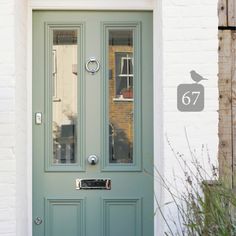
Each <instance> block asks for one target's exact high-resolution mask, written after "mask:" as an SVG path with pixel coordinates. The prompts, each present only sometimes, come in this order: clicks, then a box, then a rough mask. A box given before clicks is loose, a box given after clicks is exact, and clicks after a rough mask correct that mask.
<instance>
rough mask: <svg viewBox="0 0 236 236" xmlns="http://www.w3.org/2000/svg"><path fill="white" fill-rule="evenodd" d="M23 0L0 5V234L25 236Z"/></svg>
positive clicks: (24, 39) (24, 15)
mask: <svg viewBox="0 0 236 236" xmlns="http://www.w3.org/2000/svg"><path fill="white" fill-rule="evenodd" d="M26 10H27V1H26V0H1V2H0V36H1V37H0V235H1V236H13V235H21V236H23V235H24V236H26V235H27V219H26V216H27V198H26V195H27V189H26V183H27V178H26V173H27V172H26V166H27V161H26V160H27V159H26V157H27V155H26V145H27V142H26V130H27V128H26V127H27V122H26V120H27V119H26V114H27V113H26V94H27V93H26V65H27V60H26V59H27V58H26V52H27V51H26V48H27V47H26V45H27V41H26V32H27V28H26V19H27V12H26Z"/></svg>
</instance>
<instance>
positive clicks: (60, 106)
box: [52, 30, 77, 164]
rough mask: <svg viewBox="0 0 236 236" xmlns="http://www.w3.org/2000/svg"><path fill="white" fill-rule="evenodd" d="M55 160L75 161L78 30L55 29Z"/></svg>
mask: <svg viewBox="0 0 236 236" xmlns="http://www.w3.org/2000/svg"><path fill="white" fill-rule="evenodd" d="M52 60H53V61H52V66H53V68H52V76H53V78H52V80H53V82H52V84H53V88H52V89H53V98H52V129H53V130H52V133H53V163H54V164H62V163H76V143H77V141H76V140H77V133H76V130H77V128H76V126H77V30H53V49H52Z"/></svg>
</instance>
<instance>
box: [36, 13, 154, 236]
mask: <svg viewBox="0 0 236 236" xmlns="http://www.w3.org/2000/svg"><path fill="white" fill-rule="evenodd" d="M152 38H153V37H152V13H151V12H141V11H140V12H128V11H125V12H118V11H113V12H109V11H99V12H95V11H35V12H34V14H33V235H34V236H153V235H154V232H153V231H154V229H153V218H154V210H153V196H154V192H153V120H152V117H153V114H152V107H153V103H152V88H153V80H152V71H153V70H152Z"/></svg>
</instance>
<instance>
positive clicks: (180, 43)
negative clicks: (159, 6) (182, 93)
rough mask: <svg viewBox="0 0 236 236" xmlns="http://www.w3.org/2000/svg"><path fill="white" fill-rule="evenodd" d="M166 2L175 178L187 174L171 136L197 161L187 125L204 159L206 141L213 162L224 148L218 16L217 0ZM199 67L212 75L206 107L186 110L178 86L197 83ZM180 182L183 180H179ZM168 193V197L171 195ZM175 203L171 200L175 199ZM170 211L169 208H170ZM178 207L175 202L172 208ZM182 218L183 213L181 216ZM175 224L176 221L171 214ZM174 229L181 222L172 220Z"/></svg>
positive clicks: (168, 130) (168, 123)
mask: <svg viewBox="0 0 236 236" xmlns="http://www.w3.org/2000/svg"><path fill="white" fill-rule="evenodd" d="M162 2H163V24H164V26H163V42H164V43H163V54H164V55H163V56H164V66H163V73H164V76H163V87H164V88H163V92H164V101H163V102H164V104H163V106H164V107H163V109H164V174H165V177H166V178H167V179H168V180H169V181H170V182H171V183H174V182H175V178H174V175H176V176H175V177H177V178H178V177H180V178H182V179H183V180H184V179H185V177H184V173H183V171H181V169H180V166H179V164H178V161H177V160H176V158H175V157H174V155H173V153H172V152H171V149H170V146H169V144H168V143H167V140H166V137H168V139H169V141H170V143H171V145H172V146H173V147H174V149H175V151H176V152H180V153H183V154H184V159H185V160H186V161H189V162H190V161H191V160H192V158H191V157H190V152H189V148H188V145H187V140H186V137H185V128H186V129H187V133H188V138H189V142H190V145H191V148H192V150H196V153H197V156H198V157H199V161H200V163H203V162H204V163H205V165H206V166H207V162H208V160H207V150H206V149H205V150H204V154H203V157H201V149H202V146H203V145H204V146H205V147H206V146H207V147H208V149H209V156H210V158H211V162H212V163H216V161H217V149H218V113H217V110H218V89H217V81H218V78H217V73H218V64H217V60H218V55H217V49H218V38H217V33H218V32H217V28H218V18H217V0H209V1H204V0H192V1H189V0H164V1H162ZM191 70H196V71H197V72H198V73H200V74H201V75H202V76H203V77H205V78H207V79H208V81H203V82H201V84H202V85H204V87H205V109H204V111H203V112H198V113H186V112H179V111H178V110H177V86H178V85H179V84H182V83H187V84H190V83H193V81H192V80H191V77H190V73H189V72H190V71H191ZM178 188H180V186H178ZM170 200H171V198H170V196H169V195H168V194H167V193H166V195H165V200H164V202H168V201H170ZM170 206H171V205H170ZM168 211H169V209H168ZM168 211H167V210H166V216H167V217H170V218H174V217H176V215H175V214H176V209H175V208H174V207H172V206H171V214H173V215H172V216H170V214H169V213H168ZM176 219H177V218H176ZM169 223H170V224H171V221H170V220H169ZM172 227H173V231H175V228H176V227H175V226H174V225H172Z"/></svg>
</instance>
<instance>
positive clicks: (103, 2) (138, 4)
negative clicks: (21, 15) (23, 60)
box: [27, 0, 164, 236]
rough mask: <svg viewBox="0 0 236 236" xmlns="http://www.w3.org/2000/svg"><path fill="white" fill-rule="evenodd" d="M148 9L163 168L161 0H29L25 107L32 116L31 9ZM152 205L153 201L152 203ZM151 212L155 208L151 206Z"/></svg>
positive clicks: (159, 227) (157, 147)
mask: <svg viewBox="0 0 236 236" xmlns="http://www.w3.org/2000/svg"><path fill="white" fill-rule="evenodd" d="M62 9H63V10H137V11H138V10H149V11H150V10H151V11H153V56H154V58H153V63H154V66H153V69H154V71H153V74H154V78H153V82H154V86H153V89H154V92H153V94H154V97H153V104H154V108H153V109H154V164H155V165H156V166H157V167H158V170H159V172H160V173H162V171H163V167H164V158H163V155H164V154H163V128H162V127H163V105H162V104H163V96H162V94H163V91H162V88H163V86H162V81H163V53H162V45H163V41H162V0H136V1H135V0H134V1H126V0H112V1H111V0H99V1H98V0H89V1H88V0H54V1H53V0H51V1H49V0H31V1H30V0H29V5H28V25H27V28H28V48H27V50H28V52H27V55H28V62H27V87H28V89H27V97H28V101H27V104H28V105H27V108H28V109H27V110H28V114H27V116H28V120H29V121H31V120H32V13H33V11H34V10H62ZM27 137H28V138H27V140H28V145H27V146H28V164H27V169H28V170H27V171H28V183H27V184H28V193H27V195H28V199H29V201H28V232H29V235H28V236H32V124H31V122H29V124H28V133H27ZM154 191H155V193H156V196H155V197H157V200H158V202H159V203H160V204H161V203H162V202H163V191H162V186H161V185H160V184H159V183H158V182H155V186H154ZM155 207H157V206H156V203H155ZM153 212H158V211H156V209H154V211H153ZM163 227H164V225H163V220H162V218H161V215H160V214H158V213H157V214H155V236H161V235H163Z"/></svg>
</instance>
